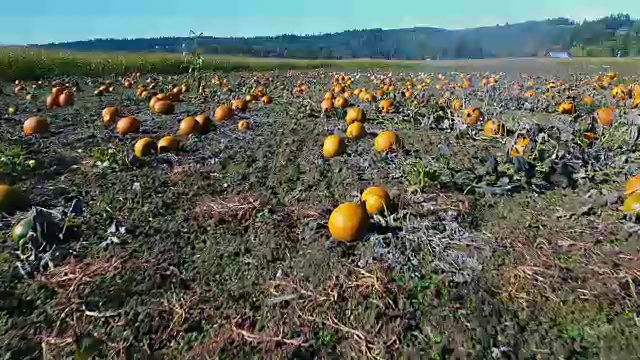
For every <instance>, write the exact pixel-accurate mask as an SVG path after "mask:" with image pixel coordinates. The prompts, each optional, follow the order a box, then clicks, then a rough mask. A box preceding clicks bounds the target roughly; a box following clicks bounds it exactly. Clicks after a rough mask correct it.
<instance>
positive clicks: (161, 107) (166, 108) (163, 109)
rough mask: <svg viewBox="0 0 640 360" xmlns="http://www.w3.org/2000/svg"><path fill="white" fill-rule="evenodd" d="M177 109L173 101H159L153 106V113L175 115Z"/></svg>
mask: <svg viewBox="0 0 640 360" xmlns="http://www.w3.org/2000/svg"><path fill="white" fill-rule="evenodd" d="M175 109H176V108H175V105H173V102H172V101H171V100H159V101H156V103H155V104H154V105H153V111H155V112H156V113H158V114H162V115H169V114H173V112H174V111H175Z"/></svg>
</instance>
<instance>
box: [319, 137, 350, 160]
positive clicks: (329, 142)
mask: <svg viewBox="0 0 640 360" xmlns="http://www.w3.org/2000/svg"><path fill="white" fill-rule="evenodd" d="M344 150H345V143H344V139H343V138H342V137H341V136H340V135H329V136H327V137H326V138H325V139H324V144H323V145H322V154H323V155H324V157H325V158H328V159H329V158H333V157H336V156H340V155H342V153H344Z"/></svg>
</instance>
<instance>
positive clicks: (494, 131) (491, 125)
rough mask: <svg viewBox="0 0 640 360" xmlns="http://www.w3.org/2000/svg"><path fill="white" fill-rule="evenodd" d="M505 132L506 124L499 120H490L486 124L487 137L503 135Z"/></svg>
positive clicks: (484, 130)
mask: <svg viewBox="0 0 640 360" xmlns="http://www.w3.org/2000/svg"><path fill="white" fill-rule="evenodd" d="M504 131H505V127H504V124H502V122H500V121H497V120H489V121H487V122H486V123H485V124H484V129H483V132H484V134H485V135H486V136H490V137H494V136H500V135H503V134H504Z"/></svg>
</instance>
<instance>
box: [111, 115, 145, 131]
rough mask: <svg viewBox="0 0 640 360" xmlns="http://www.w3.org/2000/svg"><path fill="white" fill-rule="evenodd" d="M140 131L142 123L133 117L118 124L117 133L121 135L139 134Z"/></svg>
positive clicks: (119, 121)
mask: <svg viewBox="0 0 640 360" xmlns="http://www.w3.org/2000/svg"><path fill="white" fill-rule="evenodd" d="M139 131H140V121H138V119H136V118H135V117H133V116H127V117H124V118H122V119H120V120H118V123H117V124H116V132H117V133H118V134H120V135H127V134H131V133H137V132H139Z"/></svg>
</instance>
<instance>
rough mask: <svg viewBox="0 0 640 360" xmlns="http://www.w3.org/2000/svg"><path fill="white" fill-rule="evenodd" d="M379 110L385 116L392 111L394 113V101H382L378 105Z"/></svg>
mask: <svg viewBox="0 0 640 360" xmlns="http://www.w3.org/2000/svg"><path fill="white" fill-rule="evenodd" d="M378 109H380V111H382V112H383V113H385V114H389V113H390V112H391V111H393V101H392V100H391V99H384V100H382V101H380V103H379V104H378Z"/></svg>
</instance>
